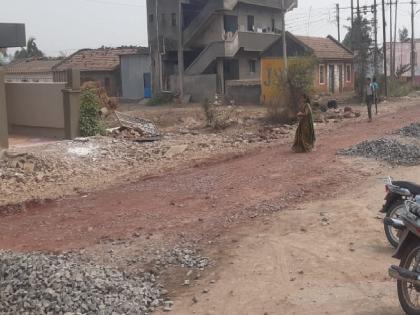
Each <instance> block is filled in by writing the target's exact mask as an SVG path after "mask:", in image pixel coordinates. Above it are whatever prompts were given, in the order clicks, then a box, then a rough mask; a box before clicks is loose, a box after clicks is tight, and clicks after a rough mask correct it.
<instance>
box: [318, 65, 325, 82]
mask: <svg viewBox="0 0 420 315" xmlns="http://www.w3.org/2000/svg"><path fill="white" fill-rule="evenodd" d="M319 84H325V65H319Z"/></svg>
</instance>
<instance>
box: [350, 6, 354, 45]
mask: <svg viewBox="0 0 420 315" xmlns="http://www.w3.org/2000/svg"><path fill="white" fill-rule="evenodd" d="M350 6H351V34H350V36H351V50H353V51H354V0H351V4H350Z"/></svg>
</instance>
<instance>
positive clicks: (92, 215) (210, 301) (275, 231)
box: [0, 106, 420, 315]
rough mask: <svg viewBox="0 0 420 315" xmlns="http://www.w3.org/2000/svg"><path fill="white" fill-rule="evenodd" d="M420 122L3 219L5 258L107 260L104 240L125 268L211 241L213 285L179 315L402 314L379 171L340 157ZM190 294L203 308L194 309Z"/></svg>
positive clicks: (334, 134)
mask: <svg viewBox="0 0 420 315" xmlns="http://www.w3.org/2000/svg"><path fill="white" fill-rule="evenodd" d="M414 121H420V108H419V107H417V108H414V107H412V106H410V107H407V108H402V109H401V110H400V111H399V113H398V114H395V113H388V114H384V115H382V116H380V117H378V118H377V119H375V121H374V122H373V123H371V124H368V123H366V122H358V123H354V122H350V121H349V122H345V123H343V124H342V125H340V128H337V129H336V130H333V131H331V132H330V133H324V134H322V135H320V136H319V137H318V138H319V140H318V145H317V148H316V151H315V152H312V153H310V154H304V155H297V154H293V153H291V152H290V148H289V146H272V147H269V148H267V149H266V150H263V151H261V152H255V153H253V154H249V155H246V156H243V157H241V158H236V159H233V160H228V161H224V162H220V161H215V163H214V164H209V165H200V166H198V167H193V165H192V167H191V168H190V169H187V170H183V171H179V172H174V173H172V174H168V175H165V176H161V177H155V178H150V179H148V180H144V181H140V182H137V183H127V184H126V185H124V186H119V187H115V188H112V189H108V190H106V191H101V192H96V193H92V194H89V195H84V196H79V197H74V198H68V199H64V200H58V201H53V202H49V203H46V204H43V205H36V206H33V207H29V208H28V209H27V211H25V212H22V213H16V214H12V215H8V216H5V217H2V218H1V221H0V231H1V234H0V248H7V249H17V250H27V251H32V250H47V251H62V250H69V249H78V248H85V249H86V250H92V251H95V252H101V249H102V247H101V246H102V241H103V240H106V239H114V240H115V239H122V240H130V243H129V246H126V247H125V248H126V250H125V251H124V253H122V254H123V255H126V256H127V257H129V256H130V255H133V254H134V253H137V252H138V251H140V250H141V249H144V248H145V247H147V246H149V245H152V244H159V246H161V245H166V246H170V245H171V244H176V243H177V242H180V241H189V242H192V241H195V242H196V243H197V244H198V245H199V246H204V244H206V243H207V240H209V239H211V240H213V239H216V241H215V243H213V244H215V245H213V246H207V247H206V248H207V251H208V252H209V253H210V254H212V255H213V256H214V257H216V258H217V257H219V258H220V259H217V262H218V263H219V265H218V267H217V269H216V271H215V274H214V275H213V277H215V279H214V280H217V281H216V283H215V284H213V285H210V284H208V282H206V281H210V280H213V279H210V278H206V279H204V280H203V283H202V287H203V288H204V287H208V288H209V289H210V292H209V294H207V295H203V296H201V293H200V292H201V291H200V290H201V289H202V288H201V287H198V288H191V290H187V291H186V292H185V293H184V294H185V295H183V297H180V299H179V303H177V306H176V310H175V313H176V314H191V313H192V312H196V313H197V314H264V313H267V314H303V313H308V314H378V315H379V314H399V313H398V312H399V308H398V304H397V301H396V300H395V297H394V296H395V290H394V287H393V285H392V282H390V281H389V280H388V278H387V276H386V268H387V267H388V265H389V263H390V262H392V259H390V258H389V257H390V253H391V250H390V248H389V247H388V246H387V245H386V243H385V241H384V236H383V233H382V230H381V224H380V221H378V219H376V215H377V208H378V205H380V204H381V200H380V199H381V197H383V195H382V193H383V191H382V190H380V189H379V187H380V185H379V184H377V183H376V181H375V180H374V179H373V176H374V175H375V174H379V172H378V167H377V165H376V164H375V165H373V164H370V163H367V162H360V161H359V162H356V161H351V162H349V160H347V159H342V158H339V157H337V156H336V155H335V153H336V151H337V150H338V149H341V148H345V147H348V146H350V145H353V144H355V143H358V142H360V141H362V140H365V139H369V138H376V137H379V136H381V135H383V134H384V133H387V132H391V131H392V130H394V129H397V128H400V127H403V126H405V125H407V124H409V123H411V122H414ZM407 174H410V175H413V174H412V173H411V170H408V171H407ZM361 184H364V185H363V186H361ZM366 188H367V189H368V191H366V190H365V189H366ZM378 192H380V194H379V195H378ZM355 196H357V198H356V197H355ZM358 198H359V199H358ZM310 200H312V201H313V202H312V203H310V204H306V205H305V206H300V207H298V208H296V204H297V203H303V202H305V201H310ZM319 200H321V201H319ZM366 202H367V204H366ZM279 210H283V211H281V212H279V213H277V214H272V212H277V211H279ZM296 210H300V211H296ZM320 212H325V213H323V214H322V216H321V215H320ZM349 214H350V215H349ZM250 221H251V222H253V223H252V224H250V223H249V222H250ZM233 223H241V224H236V225H234V224H233ZM322 223H325V225H323V224H322ZM327 224H329V225H327ZM352 224H353V225H352ZM232 227H234V229H233V230H232V231H230V232H227V231H228V230H229V229H231V228H232ZM225 232H227V233H225ZM134 234H136V235H137V236H136V238H133V235H134ZM222 258H223V259H222ZM209 277H212V275H209ZM175 289H176V288H175ZM176 293H179V290H176ZM193 295H196V296H197V299H198V301H199V303H196V304H195V305H193V306H191V304H192V303H191V298H192V296H193Z"/></svg>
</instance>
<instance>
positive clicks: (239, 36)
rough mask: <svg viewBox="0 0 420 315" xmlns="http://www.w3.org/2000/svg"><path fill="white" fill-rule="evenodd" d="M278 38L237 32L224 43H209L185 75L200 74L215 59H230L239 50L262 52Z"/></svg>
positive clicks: (272, 35)
mask: <svg viewBox="0 0 420 315" xmlns="http://www.w3.org/2000/svg"><path fill="white" fill-rule="evenodd" d="M279 37H280V36H279V35H277V34H269V33H253V32H237V33H235V35H233V37H232V38H230V39H227V40H225V41H218V42H213V43H210V44H209V45H208V46H207V47H206V48H204V50H203V51H202V52H201V53H200V55H198V57H197V58H196V59H195V60H194V61H193V63H192V64H191V65H190V66H189V67H188V68H187V69H186V70H185V73H186V74H187V75H198V74H202V73H203V72H204V71H205V70H206V69H207V67H208V66H209V65H210V64H211V63H212V62H213V61H215V60H216V59H217V58H232V57H235V55H236V54H237V53H238V51H239V49H241V48H242V49H243V50H245V51H257V52H262V51H264V50H265V49H267V48H268V47H269V46H270V45H271V44H272V43H274V42H275V41H276V40H277V39H278V38H279Z"/></svg>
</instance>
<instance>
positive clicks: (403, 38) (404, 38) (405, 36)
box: [398, 26, 408, 43]
mask: <svg viewBox="0 0 420 315" xmlns="http://www.w3.org/2000/svg"><path fill="white" fill-rule="evenodd" d="M398 33H399V35H400V42H401V43H405V42H406V41H407V40H408V29H407V28H406V27H405V26H404V27H403V28H402V29H399V30H398Z"/></svg>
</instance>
